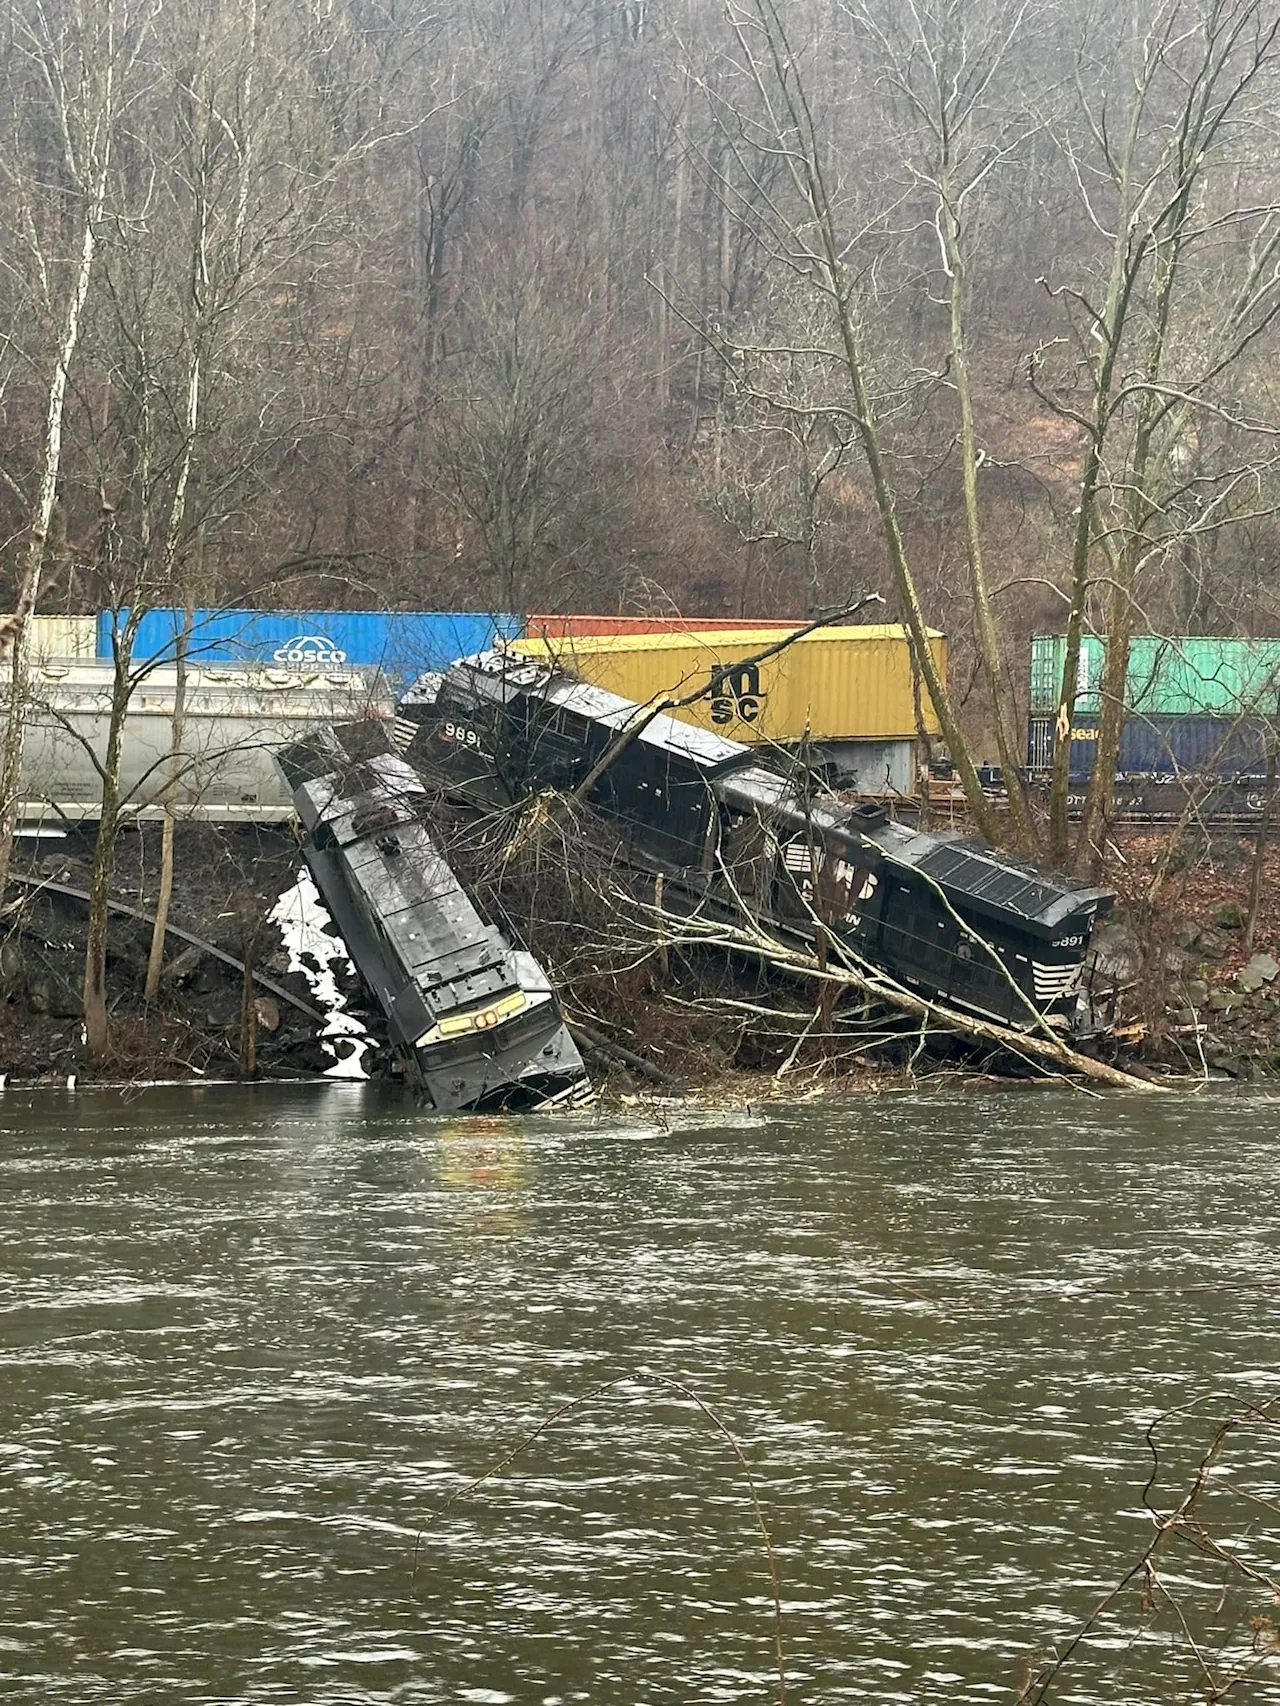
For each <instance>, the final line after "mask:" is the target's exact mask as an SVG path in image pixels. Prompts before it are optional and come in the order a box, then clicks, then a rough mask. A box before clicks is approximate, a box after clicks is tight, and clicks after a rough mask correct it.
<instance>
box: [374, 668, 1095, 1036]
mask: <svg viewBox="0 0 1280 1706" xmlns="http://www.w3.org/2000/svg"><path fill="white" fill-rule="evenodd" d="M639 714H640V708H639V707H638V706H636V705H635V704H633V703H632V701H630V700H628V699H622V698H620V697H619V696H618V695H616V694H613V693H608V692H605V691H604V690H603V689H601V688H597V687H592V686H589V685H586V684H584V683H582V682H579V681H576V680H574V679H573V678H571V677H568V676H566V675H564V674H562V673H559V672H557V671H555V670H552V669H549V668H547V667H546V666H544V665H542V664H539V663H531V662H529V661H528V660H525V659H523V658H513V657H510V656H508V655H505V654H502V653H481V654H479V655H477V656H476V657H472V658H463V659H460V660H459V661H458V662H457V663H455V664H453V665H452V666H451V667H450V669H449V670H447V671H446V672H445V673H444V674H443V675H442V676H440V675H437V676H432V677H429V678H423V680H422V681H421V682H420V683H417V684H415V686H414V687H413V688H411V689H410V690H409V692H408V693H407V694H406V695H405V698H404V699H403V700H402V701H401V704H400V707H399V715H400V718H401V719H402V723H401V726H402V729H403V731H404V733H405V735H406V736H411V740H412V744H411V747H410V751H411V753H412V755H413V756H414V758H415V759H416V761H417V762H419V763H420V764H422V765H424V766H426V767H429V768H430V769H432V770H433V771H435V772H436V773H438V774H442V775H443V776H444V777H446V778H449V779H451V780H452V782H453V784H454V785H455V786H458V787H460V788H461V789H463V790H464V791H470V792H472V793H473V795H474V794H475V793H477V792H479V793H480V794H481V795H482V796H483V797H485V798H488V799H491V800H492V799H495V798H498V799H506V800H513V799H518V798H520V797H521V796H522V795H525V794H527V793H529V792H532V791H536V790H537V789H539V788H545V787H556V788H561V789H571V788H575V787H579V786H581V785H582V784H583V783H584V782H585V780H586V778H587V777H588V775H589V774H590V772H591V770H592V769H593V768H594V767H595V765H596V764H597V762H598V760H599V759H600V757H601V756H602V755H603V754H604V753H605V752H606V750H607V749H608V748H609V747H610V746H611V744H613V743H615V742H618V741H619V737H620V736H621V735H622V734H623V732H624V731H625V730H628V729H629V728H633V727H634V726H635V724H636V722H637V720H638V717H639ZM587 802H588V803H589V804H590V805H591V806H592V807H593V808H594V809H595V810H596V811H597V812H599V813H601V814H602V815H603V816H605V817H606V818H608V819H610V820H611V822H612V825H613V827H614V829H615V831H616V833H617V836H618V838H619V840H620V842H621V844H622V846H623V849H624V851H625V853H626V856H627V858H628V859H629V860H630V861H631V862H632V863H633V864H636V865H639V866H641V867H643V868H647V869H650V870H653V871H659V872H663V873H664V874H668V875H670V876H671V877H673V878H675V879H676V881H677V882H678V883H679V884H680V885H681V886H682V887H683V888H684V889H685V890H686V891H687V892H689V893H692V894H693V895H694V896H696V897H699V898H704V899H707V900H710V901H714V902H716V903H722V904H725V905H732V906H733V907H735V908H738V907H740V908H745V909H746V910H748V911H750V912H752V913H755V914H757V915H758V916H759V917H761V918H762V919H767V920H769V921H770V922H771V923H773V924H776V925H777V926H778V927H780V928H782V929H785V930H787V931H788V932H790V933H792V934H794V935H798V936H801V937H805V938H808V939H811V940H812V939H813V938H815V937H816V936H818V935H820V934H821V933H822V931H823V930H824V929H825V930H829V931H830V932H831V933H832V934H834V935H835V936H837V937H838V938H839V939H840V940H841V941H843V942H846V943H847V944H848V945H849V947H850V948H851V949H852V950H853V951H854V952H855V953H857V954H858V955H859V956H860V957H861V958H862V959H863V960H865V961H866V962H868V963H870V964H871V965H874V966H876V967H879V968H881V969H882V970H884V971H886V972H888V973H889V974H890V975H891V976H892V977H893V978H895V979H897V980H898V981H899V982H901V983H902V984H904V985H907V986H909V987H911V988H913V989H914V990H916V991H917V992H919V993H922V994H924V995H925V996H926V997H928V998H929V999H933V1000H942V1001H945V1002H947V1003H949V1004H951V1005H953V1006H956V1007H963V1008H966V1009H969V1010H970V1011H973V1012H977V1013H981V1014H983V1015H985V1016H988V1017H990V1018H993V1019H996V1020H998V1021H999V1022H1001V1023H1003V1024H1006V1025H1010V1026H1013V1027H1016V1028H1019V1029H1026V1028H1028V1027H1031V1026H1034V1025H1037V1024H1039V1023H1042V1022H1048V1023H1049V1024H1050V1025H1051V1026H1053V1027H1054V1028H1055V1029H1056V1030H1057V1031H1059V1032H1060V1033H1062V1034H1065V1035H1068V1036H1071V1037H1073V1038H1075V1039H1076V1040H1083V1039H1084V1038H1085V1037H1087V1036H1090V1035H1095V1034H1096V1033H1097V1032H1098V1031H1100V1030H1102V1029H1104V1028H1105V1024H1104V1022H1103V1018H1102V1016H1101V1014H1100V1011H1099V1010H1098V1007H1097V1004H1095V1002H1094V1001H1093V1000H1092V999H1091V994H1092V991H1091V989H1090V987H1089V986H1090V979H1089V976H1088V975H1087V974H1088V968H1089V963H1090V962H1089V945H1090V938H1091V936H1092V933H1093V929H1094V925H1095V924H1096V922H1097V921H1098V919H1099V918H1101V917H1103V916H1104V915H1105V914H1106V913H1107V911H1108V910H1109V909H1110V907H1111V904H1112V901H1113V898H1114V897H1113V896H1112V894H1111V892H1110V891H1109V890H1107V889H1103V888H1091V887H1086V886H1084V885H1082V884H1077V883H1074V882H1071V881H1070V880H1069V879H1067V878H1064V877H1060V876H1058V875H1057V874H1055V873H1053V872H1050V871H1047V870H1044V869H1041V868H1039V867H1036V866H1033V865H1028V864H1024V863H1021V862H1019V861H1015V860H1011V859H1009V858H1007V857H1006V856H1005V855H1003V854H1001V853H999V852H997V851H996V850H995V849H993V848H991V847H989V846H987V845H986V844H985V843H983V842H981V841H978V840H975V839H973V838H966V837H964V836H961V835H957V834H938V835H935V834H929V833H926V832H923V831H920V830H916V829H912V828H909V827H907V826H905V825H902V824H899V823H895V822H892V821H890V820H889V818H888V815H887V813H886V811H885V810H884V808H883V806H880V805H875V806H871V807H867V806H861V807H859V806H848V805H844V804H842V803H841V802H839V801H838V800H836V799H834V798H833V797H832V796H830V795H829V794H825V793H824V792H823V791H822V790H821V787H820V785H819V784H817V783H816V780H815V778H814V777H813V776H812V775H811V774H810V773H809V772H807V771H804V770H801V769H797V768H796V767H795V766H794V765H792V766H791V767H790V768H789V769H787V768H782V769H779V770H773V769H770V768H769V767H767V765H766V764H765V763H762V761H761V755H760V752H759V749H755V748H750V747H745V746H742V745H740V744H739V743H738V742H736V741H730V740H724V739H722V738H721V737H720V736H718V735H714V734H710V733H706V732H704V731H702V730H700V729H697V728H694V727H692V726H691V725H689V724H686V723H682V722H679V721H677V720H675V719H674V718H671V717H668V716H665V715H659V716H656V717H654V718H653V719H652V720H651V721H649V722H648V723H647V724H646V725H645V726H644V727H643V728H642V729H641V730H640V732H639V733H638V734H636V735H635V736H634V738H632V739H631V740H630V741H629V743H628V744H625V745H622V746H621V747H620V750H619V751H618V754H617V756H616V757H615V758H614V759H613V761H612V762H611V763H610V764H609V765H608V766H607V768H605V769H604V770H603V771H602V772H601V774H600V775H599V776H598V778H597V779H596V780H595V781H594V783H593V784H592V786H591V787H590V788H589V789H588V791H587Z"/></svg>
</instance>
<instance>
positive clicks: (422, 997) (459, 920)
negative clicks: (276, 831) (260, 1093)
mask: <svg viewBox="0 0 1280 1706" xmlns="http://www.w3.org/2000/svg"><path fill="white" fill-rule="evenodd" d="M278 762H279V764H280V768H281V769H282V771H283V772H284V774H285V776H286V779H287V780H288V783H289V786H290V788H291V789H292V791H293V799H294V805H295V807H296V809H297V811H298V815H299V817H300V818H301V820H302V824H303V827H304V829H305V831H306V839H305V841H304V844H303V849H304V853H305V856H306V860H307V864H308V866H309V867H310V870H311V873H312V875H313V877H314V878H315V882H316V886H317V887H318V889H319V891H320V894H321V897H322V898H323V900H324V903H325V905H326V906H327V907H328V909H329V912H330V914H331V916H332V918H333V921H334V923H335V924H336V925H337V927H338V930H339V932H340V933H341V935H342V938H343V940H344V941H345V942H346V944H347V947H348V949H349V950H350V953H351V957H352V959H353V961H354V962H355V965H356V968H357V970H358V971H359V972H360V975H361V976H362V977H363V979H364V981H365V983H366V984H367V985H368V987H369V989H370V990H371V991H372V993H373V995H374V996H375V997H376V999H377V1001H378V1004H379V1006H380V1007H381V1008H382V1011H383V1013H384V1014H385V1016H386V1020H387V1026H388V1029H389V1032H390V1036H391V1041H392V1044H393V1046H394V1048H395V1050H396V1053H397V1055H398V1057H399V1058H400V1059H401V1060H402V1061H403V1062H404V1064H405V1067H406V1070H407V1073H408V1076H409V1077H410V1079H411V1080H412V1081H413V1083H414V1084H415V1086H416V1087H417V1088H418V1089H419V1090H420V1091H421V1092H422V1093H423V1094H424V1095H425V1097H426V1098H427V1099H428V1100H429V1101H430V1102H431V1104H432V1106H434V1107H436V1108H439V1109H441V1110H446V1111H448V1110H460V1109H469V1110H473V1111H498V1110H503V1111H515V1112H526V1111H537V1110H539V1109H543V1108H550V1107H557V1106H565V1105H573V1106H580V1105H583V1104H585V1103H588V1102H590V1100H591V1097H592V1090H591V1084H590V1080H589V1079H588V1077H587V1074H586V1069H585V1067H584V1066H583V1063H582V1058H581V1056H580V1055H579V1053H578V1050H577V1048H576V1046H575V1044H574V1042H573V1039H572V1037H571V1036H570V1035H569V1032H568V1030H567V1028H566V1026H565V1023H564V1019H563V1016H562V1014H561V1012H560V1006H559V1002H558V1001H557V999H556V996H555V993H554V991H553V990H552V988H551V985H550V982H549V981H548V979H547V976H546V974H545V972H544V971H543V970H542V968H541V967H540V966H539V965H538V963H537V961H536V960H535V959H534V958H533V956H532V955H531V954H528V953H525V952H524V951H523V950H521V949H516V948H513V947H512V946H511V944H510V943H509V942H508V941H507V939H506V938H505V936H503V935H502V933H501V932H500V931H499V930H497V929H495V928H494V927H493V926H492V925H489V924H486V923H485V922H484V920H483V919H482V918H481V917H480V915H479V913H478V912H477V911H476V909H475V907H474V906H473V905H472V903H471V901H470V900H469V898H468V897H467V895H466V894H465V892H464V891H463V889H462V887H461V885H460V883H459V882H458V879H457V877H456V876H455V875H454V873H453V871H452V869H451V868H450V866H449V864H448V861H447V860H446V859H445V858H444V856H443V854H442V853H441V852H440V850H439V848H438V847H437V846H436V844H435V842H434V841H433V840H432V838H431V836H430V834H429V833H428V832H427V829H426V827H425V826H424V825H423V823H422V821H421V819H420V818H419V816H418V809H419V806H420V804H421V802H422V799H423V796H424V795H425V793H426V790H425V788H424V787H423V785H422V782H421V780H420V779H419V777H418V776H417V775H416V774H415V773H414V771H413V770H412V769H411V767H410V766H409V765H408V764H406V763H405V762H404V760H403V759H402V758H399V757H397V756H395V755H393V754H390V753H380V754H374V755H372V756H370V757H367V758H365V759H364V760H362V761H359V762H356V763H351V762H350V761H349V759H348V757H347V755H346V754H345V753H344V752H343V751H342V748H341V747H340V746H339V745H338V744H337V743H336V742H334V743H332V744H329V743H325V744H324V745H320V744H318V743H317V742H315V741H309V742H306V743H304V744H301V745H298V746H295V747H291V748H289V749H288V750H286V751H285V752H282V753H281V754H279V755H278Z"/></svg>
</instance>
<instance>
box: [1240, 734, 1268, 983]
mask: <svg viewBox="0 0 1280 1706" xmlns="http://www.w3.org/2000/svg"><path fill="white" fill-rule="evenodd" d="M1275 804H1276V748H1275V741H1274V740H1272V741H1271V742H1270V743H1269V744H1268V746H1267V791H1266V794H1265V796H1264V798H1263V801H1262V816H1261V817H1260V818H1259V819H1258V828H1257V832H1256V834H1255V835H1254V838H1253V867H1252V869H1251V870H1250V872H1249V909H1248V912H1247V913H1246V914H1245V921H1244V945H1245V948H1246V949H1247V950H1248V951H1249V953H1252V952H1253V943H1254V937H1255V936H1256V935H1257V930H1258V907H1259V906H1260V904H1261V902H1262V875H1263V871H1264V870H1265V868H1266V863H1267V845H1268V843H1269V842H1270V840H1271V819H1272V815H1273V813H1274V812H1275Z"/></svg>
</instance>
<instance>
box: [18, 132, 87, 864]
mask: <svg viewBox="0 0 1280 1706" xmlns="http://www.w3.org/2000/svg"><path fill="white" fill-rule="evenodd" d="M106 188H107V172H106V162H105V161H104V162H103V165H102V169H101V171H100V173H99V174H98V178H97V181H96V183H95V184H94V188H93V194H92V196H91V198H90V201H89V203H88V205H87V206H86V208H85V218H84V232H83V235H82V237H81V242H80V261H79V265H78V266H77V268H76V276H75V282H74V284H73V285H72V288H71V296H70V299H69V301H68V302H67V309H66V314H65V316H64V318H63V322H62V338H61V341H60V342H59V345H58V354H57V358H56V360H55V362H54V367H53V377H52V379H51V380H50V382H49V397H48V408H47V410H46V415H45V433H44V460H43V465H42V467H41V470H40V491H39V495H38V497H37V499H36V507H35V514H34V516H33V517H32V521H31V529H30V533H29V535H28V540H27V550H26V557H25V561H24V563H23V568H22V575H21V578H20V579H19V582H18V596H17V604H16V609H15V614H16V615H17V618H18V624H17V632H16V634H15V636H14V642H13V658H12V663H11V667H10V671H9V703H8V713H7V717H6V722H5V733H4V754H3V759H2V760H0V894H3V893H4V886H5V883H6V882H7V880H8V876H9V862H10V860H11V859H12V857H13V838H14V834H15V832H16V830H17V826H18V797H19V790H20V788H21V786H22V749H23V744H24V736H25V734H26V713H27V695H28V689H29V684H30V678H31V638H30V630H31V620H30V619H31V617H32V615H33V614H34V613H35V607H36V600H37V599H38V598H39V596H40V577H41V575H42V573H43V570H44V558H45V547H46V545H47V544H48V540H49V528H50V525H51V523H52V521H53V511H54V505H55V503H56V502H57V498H58V476H59V474H60V472H61V469H62V427H63V419H64V417H65V414H66V403H67V380H68V376H69V374H70V369H71V363H72V360H73V359H74V357H75V353H76V348H77V346H78V345H79V342H80V327H81V322H82V320H83V318H84V309H85V302H86V299H87V297H88V295H89V281H90V279H91V277H92V275H93V262H94V257H95V255H96V254H97V248H98V231H97V227H98V222H99V220H100V219H101V218H102V207H103V202H104V200H105V199H106Z"/></svg>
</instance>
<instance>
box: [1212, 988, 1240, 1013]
mask: <svg viewBox="0 0 1280 1706" xmlns="http://www.w3.org/2000/svg"><path fill="white" fill-rule="evenodd" d="M1247 1005H1248V997H1247V996H1246V995H1242V994H1241V993H1240V992H1239V990H1235V989H1213V990H1210V992H1209V1011H1210V1012H1211V1013H1224V1014H1225V1013H1235V1012H1237V1011H1238V1010H1239V1009H1240V1008H1241V1007H1245V1006H1247Z"/></svg>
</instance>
